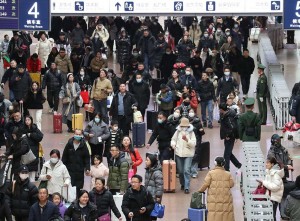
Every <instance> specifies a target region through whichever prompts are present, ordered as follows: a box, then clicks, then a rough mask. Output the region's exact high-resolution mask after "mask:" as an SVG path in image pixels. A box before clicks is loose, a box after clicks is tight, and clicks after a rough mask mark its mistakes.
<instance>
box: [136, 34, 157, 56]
mask: <svg viewBox="0 0 300 221" xmlns="http://www.w3.org/2000/svg"><path fill="white" fill-rule="evenodd" d="M155 41H156V40H155V38H154V37H153V36H152V35H151V34H149V35H148V37H145V36H142V37H141V38H140V39H139V42H138V44H137V48H138V49H139V50H140V51H141V54H142V56H143V57H144V55H145V54H148V56H149V58H154V56H155V49H154V45H155Z"/></svg>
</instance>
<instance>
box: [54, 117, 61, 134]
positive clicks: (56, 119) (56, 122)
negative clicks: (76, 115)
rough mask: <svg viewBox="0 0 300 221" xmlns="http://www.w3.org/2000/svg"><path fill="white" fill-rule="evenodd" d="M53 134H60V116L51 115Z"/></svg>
mask: <svg viewBox="0 0 300 221" xmlns="http://www.w3.org/2000/svg"><path fill="white" fill-rule="evenodd" d="M53 132H54V133H62V115H61V114H54V115H53Z"/></svg>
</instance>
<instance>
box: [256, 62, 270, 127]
mask: <svg viewBox="0 0 300 221" xmlns="http://www.w3.org/2000/svg"><path fill="white" fill-rule="evenodd" d="M265 68H266V67H265V66H264V65H262V64H259V65H258V68H257V73H258V80H257V84H256V99H257V102H258V109H259V114H260V116H261V124H262V125H266V122H267V93H268V83H267V77H266V75H265V73H264V69H265Z"/></svg>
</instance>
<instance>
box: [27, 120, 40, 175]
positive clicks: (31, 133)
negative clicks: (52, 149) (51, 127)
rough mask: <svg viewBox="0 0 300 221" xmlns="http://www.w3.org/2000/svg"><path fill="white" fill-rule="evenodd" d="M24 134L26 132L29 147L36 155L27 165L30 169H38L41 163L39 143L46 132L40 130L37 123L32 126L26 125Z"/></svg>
mask: <svg viewBox="0 0 300 221" xmlns="http://www.w3.org/2000/svg"><path fill="white" fill-rule="evenodd" d="M24 134H26V137H27V141H28V144H29V148H30V149H31V151H32V153H33V154H34V155H35V157H36V159H35V160H34V161H33V162H31V163H30V164H28V165H27V167H28V169H29V171H38V163H39V143H40V142H41V141H42V139H43V137H44V134H43V133H42V132H41V131H40V130H39V128H38V127H37V126H36V124H32V126H31V128H28V126H25V127H24Z"/></svg>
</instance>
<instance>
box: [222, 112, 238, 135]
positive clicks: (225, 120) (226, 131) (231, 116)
mask: <svg viewBox="0 0 300 221" xmlns="http://www.w3.org/2000/svg"><path fill="white" fill-rule="evenodd" d="M220 123H221V127H220V138H221V139H222V140H223V139H225V138H226V137H229V138H238V128H237V114H236V112H235V111H234V110H232V109H228V111H227V112H225V113H224V114H223V115H221V116H220Z"/></svg>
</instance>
